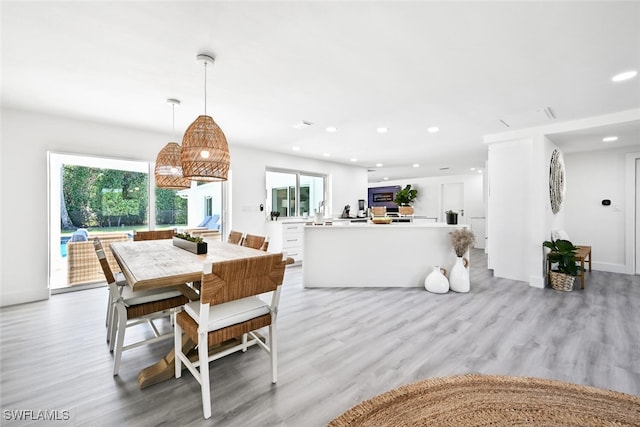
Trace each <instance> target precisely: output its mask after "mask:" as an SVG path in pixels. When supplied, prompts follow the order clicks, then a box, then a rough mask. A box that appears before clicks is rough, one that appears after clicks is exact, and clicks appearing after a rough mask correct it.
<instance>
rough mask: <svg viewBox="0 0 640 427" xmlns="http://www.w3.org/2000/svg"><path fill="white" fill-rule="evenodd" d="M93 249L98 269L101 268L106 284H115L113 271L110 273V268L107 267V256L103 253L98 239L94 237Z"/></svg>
mask: <svg viewBox="0 0 640 427" xmlns="http://www.w3.org/2000/svg"><path fill="white" fill-rule="evenodd" d="M93 247H94V249H95V250H96V255H97V256H98V260H99V261H100V267H102V272H103V273H104V278H105V279H106V280H107V283H108V284H111V283H115V282H116V279H115V276H114V275H113V271H111V266H110V265H109V261H108V260H107V255H106V254H105V253H104V248H103V247H102V242H100V239H99V238H97V237H96V238H95V239H93Z"/></svg>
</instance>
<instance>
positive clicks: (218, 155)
mask: <svg viewBox="0 0 640 427" xmlns="http://www.w3.org/2000/svg"><path fill="white" fill-rule="evenodd" d="M197 59H198V61H200V62H203V63H204V115H202V116H199V117H198V118H197V119H196V120H195V121H194V122H193V123H191V125H190V126H189V127H188V128H187V130H186V132H185V133H184V137H183V138H182V152H181V154H180V159H181V160H182V173H183V175H184V176H185V177H186V178H189V179H192V180H194V181H203V182H210V181H226V180H227V174H228V173H229V161H230V158H229V146H228V145H227V138H226V137H225V136H224V133H223V132H222V129H220V127H219V126H218V125H217V124H216V122H214V121H213V119H212V118H211V117H210V116H207V64H213V61H214V58H213V57H212V56H209V55H205V54H200V55H198V57H197Z"/></svg>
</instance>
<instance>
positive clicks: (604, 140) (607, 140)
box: [602, 136, 618, 142]
mask: <svg viewBox="0 0 640 427" xmlns="http://www.w3.org/2000/svg"><path fill="white" fill-rule="evenodd" d="M617 140H618V137H617V136H606V137H604V138H602V142H613V141H617Z"/></svg>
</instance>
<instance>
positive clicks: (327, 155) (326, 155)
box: [322, 153, 331, 157]
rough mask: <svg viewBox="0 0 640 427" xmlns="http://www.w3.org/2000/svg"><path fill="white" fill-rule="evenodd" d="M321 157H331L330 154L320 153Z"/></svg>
mask: <svg viewBox="0 0 640 427" xmlns="http://www.w3.org/2000/svg"><path fill="white" fill-rule="evenodd" d="M322 155H323V156H325V157H331V154H329V153H322Z"/></svg>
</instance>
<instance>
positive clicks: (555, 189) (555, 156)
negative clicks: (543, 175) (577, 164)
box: [549, 150, 565, 214]
mask: <svg viewBox="0 0 640 427" xmlns="http://www.w3.org/2000/svg"><path fill="white" fill-rule="evenodd" d="M564 189H565V183H564V161H563V160H562V153H560V151H559V150H553V153H552V154H551V165H550V167H549V199H550V200H551V210H552V211H553V213H554V214H557V213H558V212H559V211H560V205H562V199H563V197H564Z"/></svg>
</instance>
